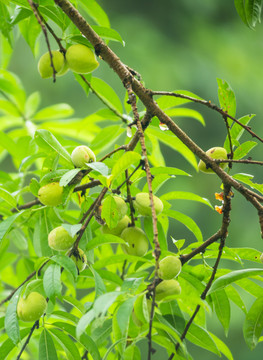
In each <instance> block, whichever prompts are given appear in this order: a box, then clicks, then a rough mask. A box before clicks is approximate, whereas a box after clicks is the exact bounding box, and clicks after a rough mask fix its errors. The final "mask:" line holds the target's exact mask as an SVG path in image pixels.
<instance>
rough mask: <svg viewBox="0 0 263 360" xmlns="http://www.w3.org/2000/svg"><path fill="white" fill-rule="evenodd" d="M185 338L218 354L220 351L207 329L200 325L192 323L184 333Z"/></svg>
mask: <svg viewBox="0 0 263 360" xmlns="http://www.w3.org/2000/svg"><path fill="white" fill-rule="evenodd" d="M186 339H187V340H189V341H191V342H192V343H193V344H195V345H197V346H199V347H201V348H203V349H206V350H208V351H211V352H213V353H215V354H217V355H218V356H220V352H219V350H218V348H217V346H216V343H215V342H214V340H213V338H212V337H211V336H210V334H209V333H208V331H207V330H205V329H204V328H202V327H201V326H199V325H196V324H195V323H192V324H191V326H190V328H189V330H188V332H187V334H186Z"/></svg>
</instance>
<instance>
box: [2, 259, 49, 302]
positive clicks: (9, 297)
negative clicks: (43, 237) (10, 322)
mask: <svg viewBox="0 0 263 360" xmlns="http://www.w3.org/2000/svg"><path fill="white" fill-rule="evenodd" d="M48 262H49V260H47V261H46V262H44V264H42V265H41V266H40V268H39V269H38V273H39V272H40V271H41V270H42V269H43V267H44V266H45V265H46V264H47V263H48ZM35 275H36V271H33V272H32V273H31V274H30V275H28V277H27V278H26V279H25V280H24V281H23V282H22V283H21V284H20V285H19V286H17V287H16V288H15V289H14V290H13V291H12V292H11V293H10V294H9V295H8V296H7V297H6V298H5V299H3V300H2V301H1V302H0V306H1V305H3V304H4V303H5V302H7V301H9V300H10V299H11V298H12V296H13V295H14V293H15V292H16V291H17V290H18V289H20V288H21V286H23V285H24V284H25V283H26V282H28V281H29V280H30V279H32V277H34V276H35Z"/></svg>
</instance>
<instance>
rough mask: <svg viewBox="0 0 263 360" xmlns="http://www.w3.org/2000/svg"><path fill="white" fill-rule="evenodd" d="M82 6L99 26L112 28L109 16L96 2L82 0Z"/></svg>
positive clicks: (93, 0)
mask: <svg viewBox="0 0 263 360" xmlns="http://www.w3.org/2000/svg"><path fill="white" fill-rule="evenodd" d="M80 3H81V5H82V6H83V8H84V10H85V11H86V12H87V14H88V15H89V16H90V17H91V18H92V19H93V20H94V21H96V23H97V24H98V25H101V26H105V27H107V28H109V27H110V21H109V18H108V15H107V14H106V13H105V11H104V10H103V9H102V7H101V6H100V5H99V4H98V3H97V2H96V1H95V0H89V1H88V2H87V1H86V0H80Z"/></svg>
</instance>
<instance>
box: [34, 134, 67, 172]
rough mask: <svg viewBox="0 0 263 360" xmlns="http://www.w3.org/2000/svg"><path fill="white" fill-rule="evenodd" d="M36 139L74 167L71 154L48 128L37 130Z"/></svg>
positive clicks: (43, 146) (40, 144) (41, 145)
mask: <svg viewBox="0 0 263 360" xmlns="http://www.w3.org/2000/svg"><path fill="white" fill-rule="evenodd" d="M35 140H36V142H37V144H38V145H39V146H40V147H42V148H44V149H47V150H52V151H55V152H56V153H58V154H59V155H60V156H61V157H63V158H64V159H65V160H66V161H67V162H68V163H69V164H70V166H71V167H72V166H73V165H72V161H71V156H70V155H69V153H68V152H67V150H66V149H65V148H64V147H63V146H62V145H61V144H60V142H59V141H58V140H57V139H56V138H55V136H54V135H52V134H51V132H50V131H48V130H37V131H36V132H35Z"/></svg>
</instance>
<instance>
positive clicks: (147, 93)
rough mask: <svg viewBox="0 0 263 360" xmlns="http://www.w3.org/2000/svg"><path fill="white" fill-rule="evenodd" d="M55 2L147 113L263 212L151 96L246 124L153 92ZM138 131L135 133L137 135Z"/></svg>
mask: <svg viewBox="0 0 263 360" xmlns="http://www.w3.org/2000/svg"><path fill="white" fill-rule="evenodd" d="M54 2H55V3H56V4H57V5H58V6H60V8H61V9H62V10H63V11H64V13H65V14H66V15H67V16H68V17H69V18H70V19H71V21H72V22H73V23H74V24H75V25H76V27H77V28H78V29H79V30H80V31H81V33H82V34H83V35H84V36H85V37H86V38H87V39H88V40H89V41H90V43H91V44H92V45H93V46H94V48H95V51H96V53H97V54H98V55H100V57H101V58H102V59H103V60H104V61H105V62H106V63H107V64H108V65H109V66H110V67H111V68H112V69H113V70H114V71H115V72H116V74H117V75H118V76H119V78H120V80H121V81H122V82H123V83H125V84H127V83H130V84H131V87H132V90H133V92H134V93H135V94H136V95H137V96H138V97H139V99H140V100H141V101H142V103H143V104H144V105H145V107H146V109H147V111H148V113H149V114H150V115H149V116H151V117H153V116H157V117H158V119H159V120H160V122H162V123H164V124H166V125H167V127H168V129H169V130H170V131H172V132H173V134H174V135H176V136H177V137H178V138H179V139H180V140H181V141H182V142H183V143H184V144H185V145H186V146H187V147H188V148H189V149H190V150H191V151H192V152H193V153H194V154H196V155H197V156H198V157H199V159H201V160H203V161H204V162H205V163H206V164H207V165H208V166H209V167H211V169H212V170H213V171H214V172H215V173H216V174H217V176H218V177H219V178H220V179H221V180H222V182H223V183H224V184H228V185H230V186H232V187H233V188H235V189H236V190H237V191H239V192H240V193H241V194H242V195H243V196H244V197H245V198H246V199H247V200H248V201H249V202H250V203H251V204H253V206H254V207H255V208H256V209H257V210H258V212H261V211H263V207H262V206H261V205H260V204H259V203H258V201H256V200H255V197H254V196H253V195H252V194H251V192H248V190H247V188H246V187H244V186H243V185H241V184H240V183H239V182H238V181H236V180H234V179H233V178H232V177H231V176H230V175H228V174H227V173H226V172H225V171H224V170H223V169H221V168H220V167H219V166H218V165H217V164H216V162H215V160H213V159H211V158H210V157H209V156H207V154H206V153H205V152H204V151H203V150H202V149H201V148H200V147H199V146H198V145H197V144H196V143H195V142H194V141H193V140H192V139H191V138H190V137H189V136H188V135H187V134H186V133H185V132H184V131H182V129H181V128H180V127H179V126H177V125H176V124H175V123H174V122H173V121H172V119H171V118H170V117H169V116H168V115H166V114H165V112H164V111H162V110H161V109H160V108H159V106H158V104H157V103H156V102H155V101H154V100H153V98H152V96H153V95H170V96H177V97H181V98H185V99H188V100H190V101H195V102H199V103H201V104H203V105H206V106H208V107H210V108H212V109H214V110H216V111H218V112H219V113H221V114H222V115H224V116H227V117H228V118H230V119H232V120H233V121H235V122H237V123H238V124H240V126H242V127H243V128H244V126H245V125H243V124H241V123H240V122H239V121H238V120H236V119H234V118H233V117H231V116H230V115H229V114H227V113H225V112H224V111H223V110H222V109H220V108H218V107H217V106H216V105H212V104H211V103H210V102H209V101H204V100H200V99H196V98H191V97H189V96H188V97H187V96H186V95H182V94H175V93H169V92H152V91H151V90H147V89H146V88H145V87H144V86H143V85H142V84H141V83H140V82H139V81H138V80H137V79H136V78H135V77H134V76H132V75H131V73H130V71H129V70H128V69H127V66H126V65H124V64H123V63H122V62H121V61H120V59H119V57H118V56H117V55H116V54H115V53H114V52H113V51H112V50H111V49H110V48H109V47H108V46H107V45H106V44H105V43H104V42H103V41H102V39H101V38H100V37H99V36H98V35H97V34H96V32H95V31H94V30H93V29H92V28H91V27H90V25H89V24H88V23H87V22H86V20H85V19H84V18H83V17H82V16H81V14H80V13H79V12H78V11H77V9H76V8H74V6H73V5H72V4H71V3H70V2H69V1H68V0H54ZM245 129H246V130H247V131H248V132H250V133H251V135H252V136H253V137H256V138H258V139H259V140H260V141H262V142H263V140H262V139H261V138H260V137H259V136H257V135H256V134H255V133H253V132H251V130H250V129H249V127H246V126H245ZM138 135H139V134H137V136H138Z"/></svg>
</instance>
